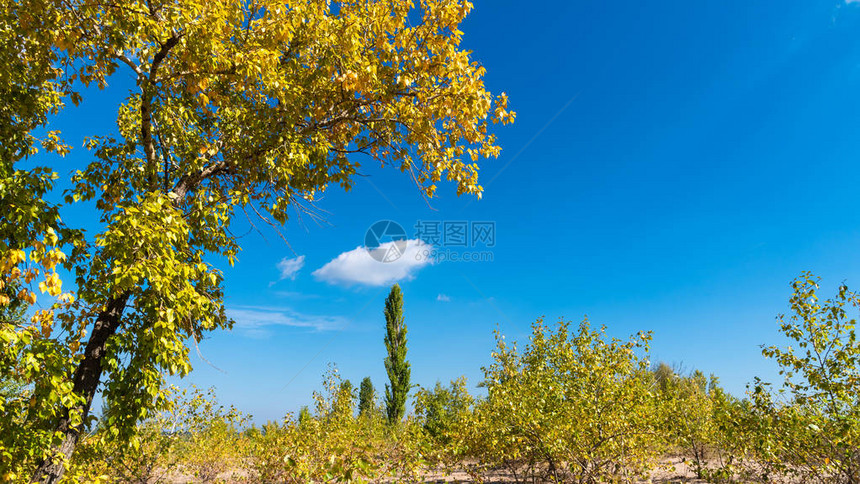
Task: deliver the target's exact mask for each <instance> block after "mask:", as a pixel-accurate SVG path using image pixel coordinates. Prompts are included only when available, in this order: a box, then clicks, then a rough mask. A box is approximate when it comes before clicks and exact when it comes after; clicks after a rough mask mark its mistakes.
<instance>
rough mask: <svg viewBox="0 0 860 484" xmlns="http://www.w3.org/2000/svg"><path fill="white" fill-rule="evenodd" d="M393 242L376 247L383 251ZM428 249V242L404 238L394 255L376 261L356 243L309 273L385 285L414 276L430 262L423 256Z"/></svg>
mask: <svg viewBox="0 0 860 484" xmlns="http://www.w3.org/2000/svg"><path fill="white" fill-rule="evenodd" d="M400 243H402V242H400ZM394 244H395V242H394V241H391V242H386V243H384V244H380V246H379V249H378V250H379V251H380V252H381V253H385V252H387V251H388V250H389V249H392V248H393V247H394ZM432 249H433V246H432V245H429V244H427V243H425V242H424V241H422V240H420V239H410V240H407V241H406V248H405V249H404V250H403V254H402V255H401V256H400V257H399V258H398V259H396V260H393V261H390V262H380V261H378V260H376V259H374V258H373V257H372V256H371V255H370V254H369V253H368V251H367V249H366V248H365V247H362V246H359V247H356V248H355V249H353V250H350V251H347V252H344V253H342V254H340V255H339V256H337V257H335V258H334V259H332V260H331V261H330V262H328V263H327V264H326V265H324V266H322V267H320V268H319V269H317V270H315V271H314V272H313V276H314V277H315V278H317V280H320V281H324V282H327V283H329V284H338V285H345V286H351V285H356V284H359V285H365V286H387V285H389V284H393V283H395V282H399V281H403V280H411V279H413V278H415V273H416V272H418V270H420V269H421V268H422V267H424V266H427V265H430V264H432V263H433V260H432V259H431V258H430V257H427V255H428V254H429V253H430V252H431V251H432Z"/></svg>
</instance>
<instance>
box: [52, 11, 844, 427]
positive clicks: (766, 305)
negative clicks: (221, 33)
mask: <svg viewBox="0 0 860 484" xmlns="http://www.w3.org/2000/svg"><path fill="white" fill-rule="evenodd" d="M474 3H475V9H474V11H473V13H472V15H471V16H470V17H469V18H468V20H467V21H466V23H465V24H464V26H463V27H462V30H463V31H465V33H466V35H465V40H464V44H465V46H466V47H467V48H468V49H470V50H473V51H474V58H475V59H476V60H478V61H480V62H481V63H482V64H483V65H484V66H485V67H486V68H487V70H488V73H487V76H486V81H487V85H488V87H489V88H490V89H491V90H492V91H494V92H501V91H505V92H507V93H508V95H509V97H510V99H511V106H512V108H513V109H514V110H515V111H517V122H516V123H515V124H514V125H512V126H507V127H504V128H499V129H498V130H497V134H498V136H499V140H500V143H501V145H502V147H503V149H504V151H503V153H502V155H501V157H500V158H499V159H498V160H491V161H488V162H485V163H484V164H483V165H482V172H481V176H482V184H483V185H484V186H485V193H484V197H483V199H482V200H480V201H476V200H473V199H470V198H466V197H464V198H458V197H457V196H456V195H455V193H454V187H453V186H450V185H443V186H441V187H440V189H439V190H438V194H439V197H438V198H437V199H434V200H432V201H431V202H430V203H429V204H428V203H427V202H426V201H425V200H424V199H423V198H422V197H421V195H420V193H419V191H418V189H417V188H416V187H415V186H414V185H412V183H411V181H410V180H409V178H408V177H407V176H405V175H403V174H401V173H399V172H398V171H397V170H380V169H377V168H375V167H372V166H369V167H367V168H366V169H365V172H364V174H366V175H367V176H366V177H362V178H361V179H359V180H358V182H357V184H356V187H355V189H354V190H353V191H351V192H349V193H343V192H342V191H340V190H338V189H333V190H330V191H328V192H327V194H326V196H325V197H324V199H322V200H321V201H320V202H319V205H318V206H319V208H320V209H322V210H324V211H325V221H324V223H317V222H314V221H313V220H310V219H307V218H305V219H304V220H301V221H300V220H298V219H294V220H292V221H290V222H289V223H288V224H287V226H286V227H285V228H284V229H283V235H284V236H285V237H286V239H287V241H288V243H289V244H287V243H285V242H284V241H283V240H282V239H281V238H280V237H279V236H278V235H277V234H275V233H274V232H272V231H271V230H268V229H261V230H262V234H259V233H256V232H250V233H249V234H248V235H246V236H244V237H243V238H242V239H241V243H242V246H243V252H242V253H241V254H240V258H239V259H240V262H239V263H238V264H237V265H236V266H235V267H233V268H226V267H225V268H224V270H225V274H226V277H227V284H226V286H227V292H226V295H227V298H226V299H227V304H228V308H229V310H230V311H231V314H232V315H233V316H234V317H235V318H236V319H237V321H238V324H237V325H236V327H235V329H234V330H233V331H232V332H229V333H227V332H224V333H216V334H212V335H211V337H210V338H209V339H207V340H205V341H203V342H202V343H201V344H200V345H199V352H200V354H201V355H202V358H205V360H204V359H202V358H201V357H198V356H197V355H196V352H195V351H193V353H195V356H194V364H195V370H194V372H193V373H192V375H191V376H189V377H188V378H186V381H185V382H182V383H183V384H186V383H194V384H197V385H199V386H215V387H217V389H218V394H219V396H220V398H221V400H222V401H223V402H224V403H229V404H233V405H236V406H237V407H238V408H239V409H241V410H243V411H245V412H248V413H251V414H253V415H254V416H255V420H257V421H258V422H264V421H266V420H269V419H278V418H280V417H281V416H283V415H284V413H285V412H287V411H295V410H297V409H298V407H299V406H301V405H303V404H308V403H310V402H311V398H310V394H311V391H312V390H314V389H316V388H318V387H319V382H320V375H321V374H322V373H323V371H324V370H325V366H326V364H327V363H329V362H332V363H336V364H337V365H338V367H339V369H340V372H341V374H342V375H343V376H345V377H347V378H350V379H351V380H352V381H353V382H354V383H357V382H358V381H359V380H360V379H361V378H362V377H364V376H371V377H372V378H373V381H374V383H375V384H376V386H377V387H378V388H381V387H382V385H383V384H384V379H385V372H384V368H383V364H382V361H383V358H384V352H385V350H384V345H383V328H384V321H383V318H382V306H383V300H384V297H385V295H386V293H387V290H388V283H390V282H391V281H393V280H399V282H400V284H401V286H402V287H403V290H404V293H405V312H406V321H407V324H408V327H409V359H410V361H411V363H412V375H413V380H414V381H415V382H416V383H419V384H422V385H432V384H433V383H434V382H435V381H436V380H437V379H439V380H443V381H446V380H450V379H453V378H456V377H458V376H460V375H466V376H467V377H468V378H469V381H470V383H471V384H472V385H474V384H477V383H478V382H479V381H480V378H481V371H480V368H481V366H482V365H486V364H487V363H489V361H490V351H491V350H492V348H493V345H494V339H493V334H492V332H493V329H495V328H497V327H498V328H499V329H500V330H501V331H502V332H503V333H505V334H506V335H507V337H508V339H520V340H522V339H523V338H525V337H526V335H527V334H528V329H529V325H530V323H531V322H533V321H534V320H535V319H536V318H538V317H540V316H546V318H547V319H549V320H555V319H557V318H559V317H565V318H567V319H571V320H574V321H577V320H579V319H581V318H582V317H583V315H586V314H587V315H588V317H589V319H590V320H591V321H592V322H593V323H595V324H605V325H607V326H608V330H609V332H610V334H612V335H616V336H619V337H624V336H626V335H629V334H632V333H634V332H636V331H638V330H653V331H654V342H653V345H652V359H653V360H655V361H657V360H664V361H667V362H670V363H675V364H682V365H683V366H684V367H686V368H688V369H692V368H698V369H701V370H703V371H705V372H706V373H710V372H713V373H715V374H717V375H718V376H719V377H720V378H721V380H722V381H723V383H724V384H725V386H726V387H727V388H728V389H729V390H730V391H732V392H734V393H736V394H738V395H741V394H743V391H744V385H745V384H746V383H747V382H749V381H751V380H752V378H753V377H755V376H762V377H764V378H766V379H770V380H776V379H777V376H776V371H775V367H774V365H773V364H772V363H771V362H769V361H767V360H765V359H764V358H763V357H762V356H761V352H760V347H759V345H761V344H763V343H768V344H772V343H781V342H782V339H781V338H780V336H779V333H778V330H777V325H776V322H775V316H776V315H777V314H778V313H780V312H784V311H785V310H786V309H787V301H788V298H789V296H790V288H789V282H790V281H791V280H792V279H793V278H794V277H796V276H797V275H798V274H799V273H800V272H801V271H803V270H811V271H813V272H815V273H816V274H818V275H820V276H822V277H823V279H824V280H823V288H824V290H825V292H827V293H832V292H833V291H834V290H835V287H836V285H837V284H839V283H840V282H842V281H846V282H847V283H848V285H849V287H853V288H857V289H860V272H858V271H860V256H858V255H857V253H858V252H857V248H858V247H860V213H858V210H857V207H858V204H860V191H858V190H857V186H858V180H860V164H858V163H857V160H858V159H860V136H858V134H860V89H858V87H860V36H858V35H857V32H858V31H860V3H858V2H856V0H855V1H854V2H850V3H846V2H845V1H844V0H827V1H804V2H776V1H770V2H764V1H752V2H751V1H749V0H725V1H721V2H689V1H680V0H678V1H659V2H641V1H640V2H630V1H616V2H595V1H575V2H567V1H565V2H550V1H545V2H529V3H527V4H524V3H523V2H515V1H509V0H492V1H490V0H475V1H474ZM523 5H528V7H524V6H523ZM129 87H130V83H129V82H128V79H123V78H122V77H121V76H119V77H117V78H115V79H112V85H111V87H110V88H109V89H108V90H107V91H105V92H93V93H91V96H90V97H89V99H88V100H87V101H86V102H85V103H84V104H83V105H82V106H81V107H80V108H77V109H69V110H67V111H66V112H64V113H63V114H62V115H61V116H60V117H59V118H58V119H57V120H56V122H55V125H56V127H58V128H60V129H63V130H65V131H66V133H67V137H68V138H69V139H70V140H72V142H73V143H74V144H75V145H76V146H79V142H78V141H79V140H80V139H81V137H82V136H84V135H86V134H98V133H103V132H104V131H105V130H112V129H113V128H112V126H113V122H114V119H113V113H115V108H114V107H113V106H114V103H115V102H116V101H117V100H118V99H121V98H122V96H124V94H125V93H126V92H127V90H128V89H129ZM106 113H107V114H106ZM87 161H88V154H87V153H86V151H85V150H83V149H76V150H74V151H73V153H72V154H71V155H69V156H68V157H67V158H65V159H64V160H62V161H61V162H59V163H55V164H54V166H55V167H56V169H57V171H59V172H60V173H61V174H65V173H67V172H68V171H71V170H74V169H77V168H79V167H80V166H83V164H84V163H86V162H87ZM89 215H91V214H87V213H84V212H82V211H81V210H77V211H72V212H69V213H68V214H67V219H68V221H69V222H70V223H75V222H81V223H84V224H86V223H87V222H86V220H88V216H89ZM379 220H393V221H396V222H398V223H399V224H401V225H402V226H403V227H404V228H405V230H406V231H407V232H408V233H410V235H412V233H413V232H414V228H413V226H414V225H415V224H416V222H417V221H439V222H444V221H452V222H456V221H465V222H467V223H469V222H476V221H489V222H493V223H494V226H495V246H494V247H492V248H484V247H482V248H481V250H482V251H483V252H484V253H489V254H490V257H491V258H492V260H491V261H488V260H484V261H477V262H463V261H441V262H436V263H428V262H426V261H425V262H423V263H409V264H407V263H406V262H405V261H406V260H407V258H408V257H404V258H403V259H401V260H399V261H398V262H395V263H391V264H382V263H378V262H375V261H372V262H374V264H371V265H368V264H367V262H368V261H367V260H362V259H361V257H359V255H362V254H363V252H362V251H357V252H356V251H355V249H357V248H360V246H362V245H363V244H364V242H365V233H366V230H367V229H368V228H369V227H370V226H371V225H372V224H373V223H374V222H376V221H379ZM258 225H259V224H258ZM236 231H237V233H244V232H246V231H247V223H245V222H241V221H240V222H238V226H237V230H236ZM351 251H353V252H351ZM364 255H365V257H366V254H364ZM407 255H409V253H408V251H407ZM409 261H412V262H414V261H415V258H414V257H412V258H411V259H409Z"/></svg>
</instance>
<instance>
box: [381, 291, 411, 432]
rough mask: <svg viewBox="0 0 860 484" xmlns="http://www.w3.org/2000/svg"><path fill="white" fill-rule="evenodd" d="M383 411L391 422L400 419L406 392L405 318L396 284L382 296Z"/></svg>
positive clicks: (408, 371)
mask: <svg viewBox="0 0 860 484" xmlns="http://www.w3.org/2000/svg"><path fill="white" fill-rule="evenodd" d="M383 314H384V315H385V349H386V350H387V351H388V356H387V357H386V358H385V371H386V372H387V373H388V382H389V383H387V384H386V385H385V414H386V416H387V417H388V421H389V422H390V423H392V424H393V423H396V422H400V420H402V419H403V415H404V414H405V413H406V396H407V395H408V394H409V386H410V383H409V377H410V373H411V370H410V368H409V362H408V361H406V321H405V320H404V318H403V293H402V292H401V291H400V286H399V285H398V284H395V285H394V286H392V287H391V292H389V293H388V297H387V298H385V310H384V311H383Z"/></svg>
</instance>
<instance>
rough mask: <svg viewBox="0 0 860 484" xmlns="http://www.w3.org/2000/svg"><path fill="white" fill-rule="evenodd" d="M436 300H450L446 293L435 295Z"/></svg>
mask: <svg viewBox="0 0 860 484" xmlns="http://www.w3.org/2000/svg"><path fill="white" fill-rule="evenodd" d="M436 300H437V301H439V302H451V298H450V297H448V295H446V294H439V295H438V296H436Z"/></svg>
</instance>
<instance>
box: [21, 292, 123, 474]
mask: <svg viewBox="0 0 860 484" xmlns="http://www.w3.org/2000/svg"><path fill="white" fill-rule="evenodd" d="M127 301H128V294H123V295H121V296H118V297H116V298H112V299H110V300H109V301H108V303H107V304H106V305H105V309H104V311H102V312H100V313H99V315H98V318H96V322H95V325H94V326H93V332H92V334H91V335H90V340H89V341H88V342H87V347H86V350H85V351H84V358H83V360H81V362H80V364H78V368H77V369H76V370H75V376H74V392H75V394H76V395H78V396H81V397H83V398H84V401H83V403H81V404H80V405H78V406H77V407H73V408H67V409H66V411H65V412H64V415H63V416H62V418H60V420H59V422H58V423H57V432H59V433H61V434H63V440H62V442H61V443H60V444H59V445H57V446H56V447H54V448H53V449H52V452H53V455H52V456H50V457H47V458H45V459H44V460H43V461H42V462H41V463H40V464H39V467H38V469H37V470H36V472H35V473H34V474H33V479H32V480H31V481H30V482H38V483H40V484H55V483H57V482H59V480H60V479H61V478H62V477H63V473H64V472H65V470H66V465H65V462H66V461H68V459H70V458H71V456H72V453H73V452H74V451H75V446H76V445H77V444H78V438H79V436H80V433H81V430H82V429H81V427H80V426H72V425H71V419H70V418H69V416H70V415H71V414H72V413H73V412H79V413H80V415H81V419H82V421H83V422H86V419H87V416H88V415H89V413H90V405H91V404H92V403H93V397H94V396H95V394H96V390H97V389H98V386H99V381H100V380H101V376H102V365H101V362H102V358H104V355H105V346H106V344H107V341H108V339H109V338H110V337H111V336H113V335H114V333H116V330H117V329H118V328H119V326H120V323H121V320H122V312H123V310H124V309H125V305H126V302H127Z"/></svg>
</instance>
